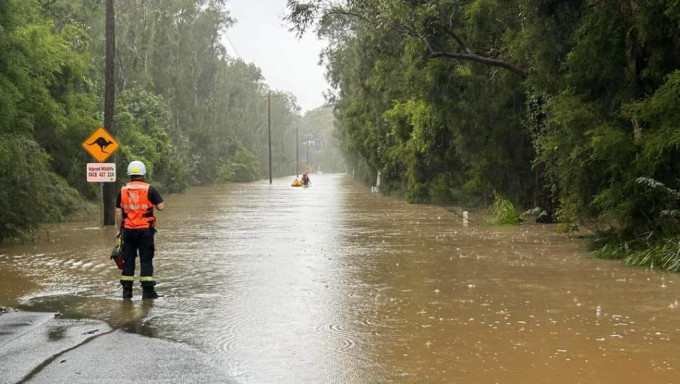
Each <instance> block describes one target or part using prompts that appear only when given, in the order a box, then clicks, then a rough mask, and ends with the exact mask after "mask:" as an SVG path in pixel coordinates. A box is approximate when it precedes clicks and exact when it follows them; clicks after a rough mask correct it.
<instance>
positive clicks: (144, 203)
mask: <svg viewBox="0 0 680 384" xmlns="http://www.w3.org/2000/svg"><path fill="white" fill-rule="evenodd" d="M120 207H121V208H122V209H123V212H124V213H125V221H124V227H125V228H127V229H141V228H150V227H152V226H153V223H154V222H155V221H156V218H155V217H153V204H151V202H150V201H149V184H147V183H145V182H142V181H131V182H129V183H127V184H125V185H124V186H123V188H121V190H120Z"/></svg>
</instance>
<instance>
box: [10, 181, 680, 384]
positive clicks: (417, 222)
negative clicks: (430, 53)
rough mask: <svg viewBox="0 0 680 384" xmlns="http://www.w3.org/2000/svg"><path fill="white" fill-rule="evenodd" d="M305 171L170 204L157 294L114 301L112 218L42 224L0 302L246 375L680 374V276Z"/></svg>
mask: <svg viewBox="0 0 680 384" xmlns="http://www.w3.org/2000/svg"><path fill="white" fill-rule="evenodd" d="M312 179H313V187H311V188H305V189H302V188H291V187H290V186H289V183H290V180H289V179H288V178H287V179H279V180H274V184H273V185H271V186H270V185H269V184H268V183H267V182H258V183H252V184H234V185H230V186H227V187H226V188H224V189H216V188H213V187H205V188H194V189H191V190H190V191H189V192H188V193H186V194H183V195H176V196H165V198H166V207H167V209H166V211H164V212H161V213H159V214H158V216H159V229H160V231H159V233H158V235H157V238H156V245H157V257H156V260H155V266H156V275H157V278H158V281H159V285H158V287H157V288H158V291H159V292H161V293H165V294H166V295H167V296H166V297H164V298H162V299H159V300H157V301H155V302H152V303H149V302H142V301H141V300H140V299H139V297H140V295H141V291H140V288H139V287H138V286H136V287H135V289H136V291H135V299H134V300H133V301H132V302H131V303H130V302H123V301H122V300H120V299H119V296H120V287H119V284H118V282H117V277H118V271H117V269H115V266H114V265H113V263H112V262H110V261H109V260H108V252H109V250H110V248H111V246H112V245H113V235H114V232H115V230H114V229H113V228H110V227H109V228H105V229H101V228H99V227H98V225H97V221H96V219H93V220H92V221H91V222H77V223H67V224H60V225H55V226H49V227H47V228H45V229H44V230H42V231H41V234H40V238H41V241H40V242H39V243H37V244H27V245H15V246H3V247H0V306H15V307H20V308H22V309H27V310H50V311H60V312H62V313H63V314H64V315H66V316H76V317H92V318H98V319H103V320H106V321H108V322H109V323H111V324H112V326H114V327H122V328H124V329H126V330H128V331H130V332H137V333H141V334H144V335H148V336H154V337H163V338H168V339H173V340H177V341H180V342H184V343H188V344H191V345H193V346H195V347H197V348H199V349H201V350H203V351H205V352H207V353H209V354H210V355H211V356H213V357H214V358H215V359H217V360H218V361H220V362H221V363H222V364H224V366H225V367H226V368H227V370H228V371H229V372H230V373H231V375H232V376H233V378H234V380H235V381H236V382H242V383H263V382H270V383H389V382H398V383H438V382H447V383H495V382H500V383H526V382H545V383H578V382H582V383H596V382H600V383H614V382H616V383H640V382H654V383H673V382H680V344H678V341H679V340H680V308H678V307H679V306H680V305H679V302H678V300H680V284H679V282H678V276H677V275H674V274H666V273H657V272H653V271H645V270H641V269H635V268H629V267H626V266H624V265H622V264H620V263H618V262H611V261H602V260H594V259H591V258H588V256H587V254H586V252H585V251H584V243H583V241H581V240H569V239H567V238H565V237H564V236H563V235H560V234H557V233H555V228H554V227H553V226H540V225H522V226H519V227H488V226H485V225H483V223H482V222H481V219H480V218H477V217H472V218H471V224H470V225H469V226H468V227H463V225H462V219H461V218H460V217H459V216H457V215H455V214H453V213H451V212H448V211H446V210H445V209H442V208H437V207H424V206H413V205H408V204H406V203H404V202H402V201H400V200H397V199H393V198H388V197H383V196H379V195H377V194H371V193H370V189H369V188H366V187H364V186H361V185H358V184H356V183H353V182H352V181H351V180H350V178H349V177H347V176H344V175H316V176H314V177H313V178H312Z"/></svg>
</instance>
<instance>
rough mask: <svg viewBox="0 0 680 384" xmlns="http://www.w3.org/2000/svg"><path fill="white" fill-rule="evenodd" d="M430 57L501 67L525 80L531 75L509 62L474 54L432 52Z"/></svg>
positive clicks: (524, 69)
mask: <svg viewBox="0 0 680 384" xmlns="http://www.w3.org/2000/svg"><path fill="white" fill-rule="evenodd" d="M430 57H432V58H437V57H444V58H447V59H458V60H467V61H475V62H478V63H482V64H486V65H489V66H492V67H500V68H504V69H507V70H508V71H510V72H513V73H515V74H517V75H519V76H520V77H522V79H525V78H526V77H527V76H528V75H529V70H527V69H526V68H522V67H518V66H516V65H515V64H512V63H508V62H507V61H503V60H498V59H492V58H490V57H485V56H480V55H477V54H474V53H455V52H442V51H439V52H431V53H430Z"/></svg>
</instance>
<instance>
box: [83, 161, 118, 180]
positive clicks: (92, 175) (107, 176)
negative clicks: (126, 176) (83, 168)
mask: <svg viewBox="0 0 680 384" xmlns="http://www.w3.org/2000/svg"><path fill="white" fill-rule="evenodd" d="M114 181H116V163H87V182H88V183H112V182H114Z"/></svg>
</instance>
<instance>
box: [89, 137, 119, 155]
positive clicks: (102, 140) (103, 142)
mask: <svg viewBox="0 0 680 384" xmlns="http://www.w3.org/2000/svg"><path fill="white" fill-rule="evenodd" d="M95 144H96V145H98V146H99V148H100V149H101V150H102V152H103V153H108V152H106V151H105V150H104V148H106V147H108V146H109V145H111V144H113V141H109V140H106V139H105V138H103V137H98V138H97V139H96V140H95V141H93V142H91V143H89V144H87V145H95Z"/></svg>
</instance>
